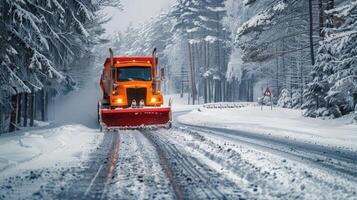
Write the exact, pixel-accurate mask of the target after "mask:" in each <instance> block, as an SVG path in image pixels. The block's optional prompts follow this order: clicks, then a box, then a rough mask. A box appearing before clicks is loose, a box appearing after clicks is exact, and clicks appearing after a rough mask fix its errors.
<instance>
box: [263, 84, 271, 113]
mask: <svg viewBox="0 0 357 200" xmlns="http://www.w3.org/2000/svg"><path fill="white" fill-rule="evenodd" d="M264 96H265V97H269V98H270V109H271V110H273V101H272V97H271V92H270V90H269V87H267V89H266V90H265V92H264Z"/></svg>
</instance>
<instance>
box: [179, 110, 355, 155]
mask: <svg viewBox="0 0 357 200" xmlns="http://www.w3.org/2000/svg"><path fill="white" fill-rule="evenodd" d="M242 104H243V105H245V106H244V107H241V108H223V109H219V108H216V109H210V108H207V107H206V108H205V107H203V106H202V107H200V108H198V109H195V110H193V111H191V112H190V113H188V114H186V115H182V116H180V117H178V121H179V122H181V123H186V124H190V125H201V126H208V127H220V128H228V129H235V130H241V131H247V132H254V133H260V134H266V135H271V136H277V137H284V138H290V139H294V140H301V141H304V142H309V143H315V144H321V145H327V146H337V147H343V148H347V149H349V150H353V151H356V150H357V145H356V144H357V125H356V124H350V123H349V122H350V121H351V119H350V117H349V116H346V117H344V118H340V119H329V120H322V119H312V118H306V117H303V116H302V114H301V110H293V109H285V108H273V110H270V107H264V108H263V110H261V107H260V106H258V105H257V104H247V103H242Z"/></svg>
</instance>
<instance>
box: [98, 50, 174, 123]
mask: <svg viewBox="0 0 357 200" xmlns="http://www.w3.org/2000/svg"><path fill="white" fill-rule="evenodd" d="M157 64H158V58H157V57H156V49H155V50H154V52H153V56H152V57H114V56H113V51H112V50H110V58H107V59H106V61H105V63H104V68H103V72H102V75H101V78H100V86H101V89H102V91H103V99H102V100H101V101H100V103H99V106H98V108H99V112H98V113H99V122H100V123H101V124H102V125H103V126H105V127H116V128H137V127H145V126H168V125H169V126H170V125H171V109H170V107H162V105H163V104H164V98H163V96H162V94H161V91H160V82H161V79H162V77H163V75H164V71H163V70H160V73H159V71H158V67H157Z"/></svg>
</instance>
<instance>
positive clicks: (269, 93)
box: [264, 88, 271, 97]
mask: <svg viewBox="0 0 357 200" xmlns="http://www.w3.org/2000/svg"><path fill="white" fill-rule="evenodd" d="M264 96H267V97H270V96H271V92H270V90H269V88H267V89H266V90H265V92H264Z"/></svg>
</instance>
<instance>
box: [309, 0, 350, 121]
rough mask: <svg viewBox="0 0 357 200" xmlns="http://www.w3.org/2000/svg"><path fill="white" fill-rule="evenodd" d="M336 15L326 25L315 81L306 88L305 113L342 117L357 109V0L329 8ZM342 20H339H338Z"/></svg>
mask: <svg viewBox="0 0 357 200" xmlns="http://www.w3.org/2000/svg"><path fill="white" fill-rule="evenodd" d="M328 14H329V15H333V16H334V17H335V20H334V22H335V23H336V24H333V26H330V27H329V28H326V29H325V31H324V32H325V39H324V41H322V42H321V45H320V48H319V52H318V56H317V62H316V65H315V67H314V70H313V72H312V75H313V77H314V79H313V81H312V82H311V83H310V84H309V87H308V89H307V90H306V91H305V94H304V97H305V99H306V103H305V104H304V106H303V108H304V109H306V111H305V115H306V116H310V117H317V116H331V117H340V116H341V115H344V114H347V113H349V112H352V111H353V110H354V107H355V104H356V102H354V99H355V95H356V93H357V78H356V77H357V69H356V64H357V58H356V55H357V49H356V46H357V29H356V27H357V26H356V25H357V17H356V16H357V15H356V14H357V1H356V0H350V1H348V2H346V3H345V4H343V5H341V6H339V7H337V8H335V9H332V10H330V11H328ZM337 22H338V24H337Z"/></svg>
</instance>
